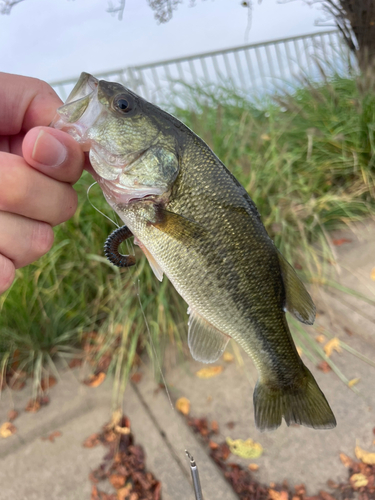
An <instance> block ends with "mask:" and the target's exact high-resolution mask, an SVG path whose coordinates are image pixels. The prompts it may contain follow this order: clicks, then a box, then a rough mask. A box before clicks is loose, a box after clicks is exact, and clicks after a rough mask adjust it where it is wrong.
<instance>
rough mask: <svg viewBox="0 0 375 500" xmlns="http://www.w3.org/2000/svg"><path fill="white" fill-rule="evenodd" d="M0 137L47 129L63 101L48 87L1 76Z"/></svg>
mask: <svg viewBox="0 0 375 500" xmlns="http://www.w3.org/2000/svg"><path fill="white" fill-rule="evenodd" d="M0 102H1V107H0V135H1V134H3V135H14V134H18V133H19V132H21V131H24V132H26V131H27V130H29V129H31V128H33V127H36V126H37V125H45V126H48V125H49V124H50V123H51V121H52V119H53V117H54V116H55V113H56V109H57V108H58V107H59V106H61V104H62V101H61V100H60V98H59V97H58V96H57V94H56V92H55V91H54V90H53V89H52V87H51V86H50V85H48V83H46V82H43V81H42V80H38V79H36V78H28V77H25V76H18V75H10V74H8V73H0Z"/></svg>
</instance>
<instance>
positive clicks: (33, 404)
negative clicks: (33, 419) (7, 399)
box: [25, 399, 40, 413]
mask: <svg viewBox="0 0 375 500" xmlns="http://www.w3.org/2000/svg"><path fill="white" fill-rule="evenodd" d="M39 410H40V401H39V400H38V399H30V401H29V402H28V403H27V405H26V408H25V411H27V412H29V413H36V412H37V411H39Z"/></svg>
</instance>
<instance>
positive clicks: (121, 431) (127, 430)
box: [114, 425, 130, 436]
mask: <svg viewBox="0 0 375 500" xmlns="http://www.w3.org/2000/svg"><path fill="white" fill-rule="evenodd" d="M114 429H115V432H117V433H118V434H122V435H123V436H126V435H127V434H130V428H129V427H120V426H119V425H115V428H114Z"/></svg>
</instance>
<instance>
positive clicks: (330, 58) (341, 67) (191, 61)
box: [52, 30, 355, 103]
mask: <svg viewBox="0 0 375 500" xmlns="http://www.w3.org/2000/svg"><path fill="white" fill-rule="evenodd" d="M319 65H320V66H321V67H322V68H323V69H324V71H325V73H326V74H328V75H329V74H332V73H333V72H335V73H338V74H340V75H342V76H344V75H346V74H348V72H349V70H350V69H351V68H353V67H355V58H354V55H353V54H351V53H350V51H349V49H348V48H347V46H346V45H345V43H344V41H343V40H342V38H341V35H340V33H339V32H338V31H336V30H335V31H325V32H320V33H314V34H310V35H303V36H297V37H291V38H284V39H280V40H273V41H269V42H265V43H256V44H251V45H242V46H239V47H232V48H229V49H224V50H217V51H214V52H206V53H202V54H196V55H191V56H187V57H181V58H178V59H168V60H164V61H158V62H154V63H150V64H142V65H139V66H128V67H124V68H120V69H115V70H113V71H106V72H103V73H99V74H98V73H96V74H95V75H94V76H96V77H97V78H99V79H105V80H109V81H118V82H121V83H123V84H124V85H125V86H126V87H129V88H130V89H132V90H134V91H135V92H136V93H138V94H140V95H142V96H143V97H145V98H146V99H148V100H150V101H151V102H154V103H168V102H170V101H171V99H174V98H176V99H178V95H179V93H180V92H181V90H182V87H183V86H186V85H196V84H201V85H209V84H222V85H231V86H232V87H234V88H235V89H237V90H238V91H241V92H243V93H245V94H247V95H249V96H250V95H259V94H264V93H270V92H275V91H276V90H278V89H281V88H288V87H290V86H294V85H296V84H297V83H298V81H299V79H300V77H301V75H304V76H306V77H308V78H309V79H317V78H321V72H320V70H319ZM76 81H77V77H76V78H70V79H67V80H62V81H57V82H53V83H52V86H53V87H54V89H55V90H56V92H57V93H58V94H59V95H60V97H61V98H62V99H64V100H65V99H66V97H67V96H68V94H69V92H70V91H71V89H72V88H73V86H74V84H75V82H76Z"/></svg>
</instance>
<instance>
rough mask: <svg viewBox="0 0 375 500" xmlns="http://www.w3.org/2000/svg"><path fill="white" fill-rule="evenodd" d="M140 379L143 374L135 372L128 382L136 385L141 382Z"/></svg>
mask: <svg viewBox="0 0 375 500" xmlns="http://www.w3.org/2000/svg"><path fill="white" fill-rule="evenodd" d="M142 377H143V373H141V372H135V373H134V374H133V375H132V376H131V377H130V380H131V381H132V382H134V383H135V384H138V383H139V382H140V381H141V380H142Z"/></svg>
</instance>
